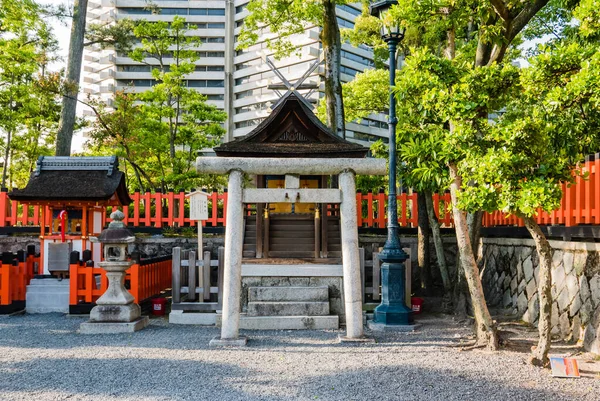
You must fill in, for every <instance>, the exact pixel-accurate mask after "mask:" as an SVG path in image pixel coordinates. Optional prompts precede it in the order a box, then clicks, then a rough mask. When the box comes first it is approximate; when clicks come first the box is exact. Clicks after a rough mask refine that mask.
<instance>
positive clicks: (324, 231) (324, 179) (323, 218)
mask: <svg viewBox="0 0 600 401" xmlns="http://www.w3.org/2000/svg"><path fill="white" fill-rule="evenodd" d="M321 188H327V176H325V175H322V176H321ZM321 205H322V208H323V210H322V212H323V216H321V257H322V258H324V259H327V222H328V221H329V216H328V215H327V207H328V206H327V203H322V204H321Z"/></svg>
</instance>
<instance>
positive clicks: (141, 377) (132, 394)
mask: <svg viewBox="0 0 600 401" xmlns="http://www.w3.org/2000/svg"><path fill="white" fill-rule="evenodd" d="M83 321H84V319H83V318H73V317H65V316H63V315H59V314H47V315H22V316H12V317H0V399H2V400H36V401H42V400H64V399H74V400H94V401H98V400H209V399H210V400H314V399H319V400H367V399H370V400H444V401H448V400H565V399H573V400H575V399H577V400H600V379H598V378H591V377H588V378H581V379H558V378H553V377H551V376H550V373H549V371H547V370H541V369H537V368H534V367H531V366H529V365H527V363H526V359H527V354H525V353H518V352H511V351H502V352H497V353H489V352H485V351H479V350H475V351H461V350H460V349H459V348H456V347H449V345H452V344H456V343H458V342H459V339H460V338H464V337H465V336H467V335H468V334H469V333H470V330H469V329H468V328H466V327H463V326H462V325H460V324H458V323H455V322H454V321H453V320H452V319H451V318H449V317H443V316H430V317H424V318H421V319H420V323H422V326H421V327H420V329H419V330H418V331H417V332H415V333H410V334H409V333H385V334H377V335H375V338H376V340H377V342H376V343H368V344H365V343H363V344H350V345H347V344H337V343H336V339H337V335H338V334H339V332H337V331H262V332H258V331H255V332H245V333H243V334H245V335H248V336H249V338H250V340H249V342H248V347H246V348H243V349H217V350H215V349H210V348H208V342H209V340H210V339H211V338H213V337H214V336H216V335H217V334H218V329H216V328H203V327H194V326H174V325H169V324H167V322H166V320H165V319H162V318H158V319H152V320H151V325H150V326H149V327H148V328H146V329H145V330H143V331H141V332H138V333H135V334H126V335H125V334H124V335H95V336H84V335H80V334H78V333H77V329H78V327H79V324H80V323H81V322H83ZM596 363H597V364H600V362H596Z"/></svg>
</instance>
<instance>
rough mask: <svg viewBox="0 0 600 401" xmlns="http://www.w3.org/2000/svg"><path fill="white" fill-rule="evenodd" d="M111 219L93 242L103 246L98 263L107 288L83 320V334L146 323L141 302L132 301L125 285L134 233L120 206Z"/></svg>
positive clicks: (134, 327)
mask: <svg viewBox="0 0 600 401" xmlns="http://www.w3.org/2000/svg"><path fill="white" fill-rule="evenodd" d="M110 217H111V219H112V220H113V221H112V222H110V224H109V225H108V228H107V229H105V230H103V231H102V233H100V236H98V237H91V238H90V240H91V241H92V242H99V243H101V244H102V245H103V246H104V261H103V262H100V263H99V264H100V267H102V268H103V269H104V270H106V278H107V279H108V288H107V289H106V292H105V293H104V294H103V295H102V296H101V297H100V298H98V300H97V301H96V306H95V307H94V308H93V309H92V311H91V312H90V320H89V322H85V323H82V324H81V326H80V332H81V333H83V334H101V333H130V332H134V331H138V330H141V329H143V328H144V327H146V326H147V325H148V317H147V316H144V317H142V316H141V309H140V306H139V305H138V304H136V303H134V302H133V301H134V298H133V296H132V295H131V294H130V293H129V292H128V291H127V289H125V285H124V284H125V271H126V270H127V269H129V267H130V266H131V265H132V263H133V262H131V261H130V260H128V252H127V247H128V245H129V244H130V243H132V242H134V241H135V236H134V235H133V233H132V232H131V231H129V230H128V229H127V228H126V227H125V224H124V223H123V218H124V217H125V215H124V214H123V212H121V211H120V210H117V211H115V212H113V213H112V214H111V215H110Z"/></svg>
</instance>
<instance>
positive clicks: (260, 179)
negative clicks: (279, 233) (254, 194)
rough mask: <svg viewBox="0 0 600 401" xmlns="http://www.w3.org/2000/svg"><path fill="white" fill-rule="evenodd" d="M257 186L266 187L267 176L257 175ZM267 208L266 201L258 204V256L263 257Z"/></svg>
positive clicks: (258, 257)
mask: <svg viewBox="0 0 600 401" xmlns="http://www.w3.org/2000/svg"><path fill="white" fill-rule="evenodd" d="M256 187H257V188H265V176H264V175H257V176H256ZM264 209H265V204H264V203H257V204H256V258H257V259H262V257H263V247H264V244H263V238H264V237H263V225H264V224H263V213H264Z"/></svg>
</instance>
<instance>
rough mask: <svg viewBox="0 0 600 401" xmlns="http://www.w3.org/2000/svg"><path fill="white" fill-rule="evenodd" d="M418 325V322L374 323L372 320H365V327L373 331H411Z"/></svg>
mask: <svg viewBox="0 0 600 401" xmlns="http://www.w3.org/2000/svg"><path fill="white" fill-rule="evenodd" d="M420 326H421V325H420V324H408V325H407V324H398V325H395V324H383V323H375V322H374V321H372V320H369V321H368V322H367V327H368V328H369V329H371V330H373V331H395V332H413V331H415V330H416V329H417V328H419V327H420Z"/></svg>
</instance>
